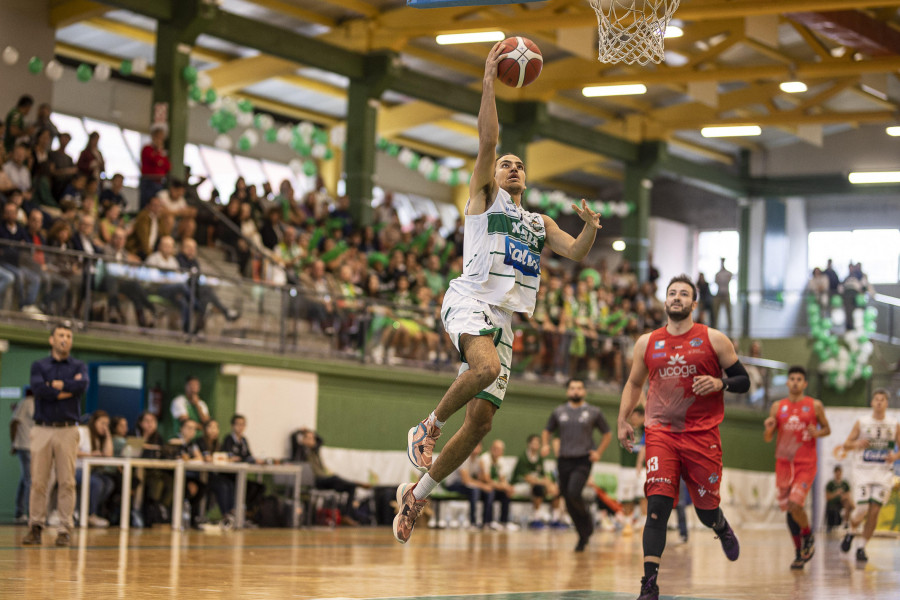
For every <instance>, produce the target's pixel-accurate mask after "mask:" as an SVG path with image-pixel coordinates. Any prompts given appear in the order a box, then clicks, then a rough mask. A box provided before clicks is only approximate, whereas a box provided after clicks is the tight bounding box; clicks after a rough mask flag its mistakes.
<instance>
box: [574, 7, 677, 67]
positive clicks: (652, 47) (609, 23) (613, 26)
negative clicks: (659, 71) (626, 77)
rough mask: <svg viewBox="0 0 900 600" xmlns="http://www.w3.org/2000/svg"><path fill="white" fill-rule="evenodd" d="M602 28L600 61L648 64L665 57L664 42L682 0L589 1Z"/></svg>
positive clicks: (657, 61) (660, 60) (658, 61)
mask: <svg viewBox="0 0 900 600" xmlns="http://www.w3.org/2000/svg"><path fill="white" fill-rule="evenodd" d="M588 1H589V2H590V4H591V7H592V8H593V9H594V11H595V12H596V13H597V22H598V24H599V27H600V57H599V58H600V61H601V62H605V63H619V62H624V63H627V64H630V65H631V64H635V63H637V64H639V65H646V64H647V63H651V62H654V63H660V62H662V61H663V58H665V49H664V46H663V42H664V40H665V35H666V27H667V26H668V24H669V19H671V18H672V14H673V13H674V12H675V10H676V9H677V8H678V3H679V2H680V0H588Z"/></svg>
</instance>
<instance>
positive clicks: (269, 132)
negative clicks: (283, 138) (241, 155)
mask: <svg viewBox="0 0 900 600" xmlns="http://www.w3.org/2000/svg"><path fill="white" fill-rule="evenodd" d="M265 138H266V141H267V142H269V143H270V144H274V143H275V142H277V141H278V131H277V130H276V129H275V128H274V127H272V128H269V129H266V133H265Z"/></svg>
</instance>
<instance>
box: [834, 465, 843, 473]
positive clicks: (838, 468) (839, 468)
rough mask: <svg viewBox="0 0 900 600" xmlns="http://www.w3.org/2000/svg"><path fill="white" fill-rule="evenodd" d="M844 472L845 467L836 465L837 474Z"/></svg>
mask: <svg viewBox="0 0 900 600" xmlns="http://www.w3.org/2000/svg"><path fill="white" fill-rule="evenodd" d="M843 470H844V467H842V466H841V465H834V472H835V473H837V472H838V471H843Z"/></svg>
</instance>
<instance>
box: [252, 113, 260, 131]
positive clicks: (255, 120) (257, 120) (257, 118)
mask: <svg viewBox="0 0 900 600" xmlns="http://www.w3.org/2000/svg"><path fill="white" fill-rule="evenodd" d="M261 117H262V115H254V116H253V126H254V127H256V128H257V129H262V120H261Z"/></svg>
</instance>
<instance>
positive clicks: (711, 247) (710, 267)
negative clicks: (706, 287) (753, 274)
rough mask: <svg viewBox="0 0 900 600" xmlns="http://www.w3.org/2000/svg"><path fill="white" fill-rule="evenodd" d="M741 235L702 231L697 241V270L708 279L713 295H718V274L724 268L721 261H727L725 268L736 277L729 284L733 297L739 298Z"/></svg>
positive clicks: (727, 232)
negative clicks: (738, 276) (738, 280)
mask: <svg viewBox="0 0 900 600" xmlns="http://www.w3.org/2000/svg"><path fill="white" fill-rule="evenodd" d="M740 238H741V236H740V234H739V233H738V232H737V231H702V232H700V235H699V236H698V240H697V270H698V271H699V272H700V273H703V275H704V276H705V277H706V281H708V282H709V284H710V288H711V291H712V293H713V294H715V293H716V289H715V281H716V273H718V272H719V269H721V268H722V264H721V259H722V258H724V259H725V268H726V269H728V270H729V271H731V272H732V274H733V275H734V277H732V278H731V282H730V283H729V284H728V291H729V292H730V293H731V297H732V298H735V297H737V272H738V253H739V251H740Z"/></svg>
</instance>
